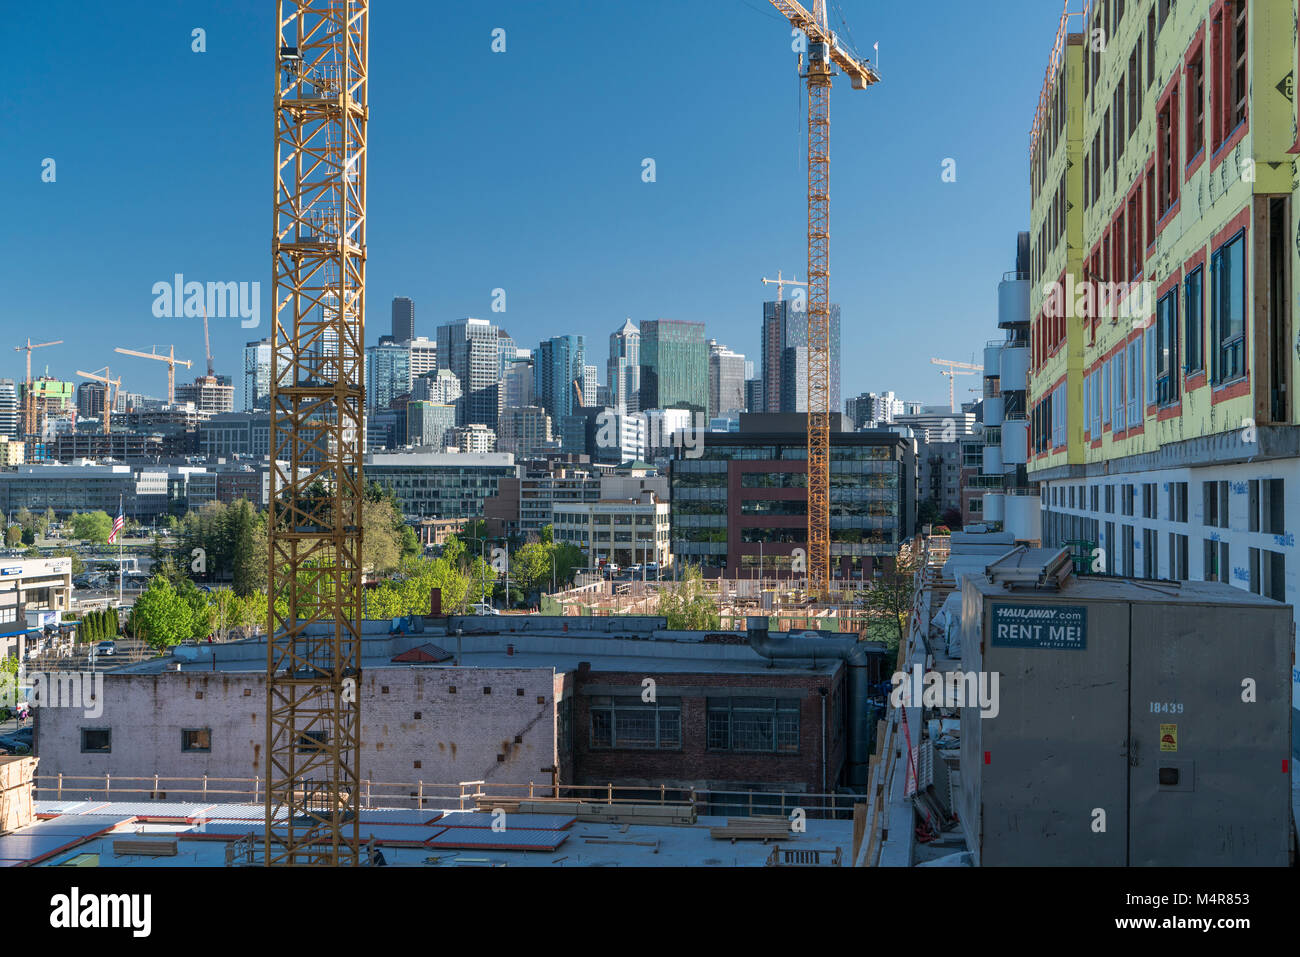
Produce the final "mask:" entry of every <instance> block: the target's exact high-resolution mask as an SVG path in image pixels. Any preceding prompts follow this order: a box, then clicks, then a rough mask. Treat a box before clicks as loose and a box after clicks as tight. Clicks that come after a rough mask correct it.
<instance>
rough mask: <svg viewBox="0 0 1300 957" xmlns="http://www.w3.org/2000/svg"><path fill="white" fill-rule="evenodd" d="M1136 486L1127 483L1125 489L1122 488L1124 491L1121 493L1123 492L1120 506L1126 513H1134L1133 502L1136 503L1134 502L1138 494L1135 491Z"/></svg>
mask: <svg viewBox="0 0 1300 957" xmlns="http://www.w3.org/2000/svg"><path fill="white" fill-rule="evenodd" d="M1135 488H1136V487H1135V486H1133V485H1125V486H1123V490H1122V493H1121V494H1122V498H1121V499H1120V502H1121V505H1120V507H1121V509H1122V510H1123V512H1124V514H1125V515H1132V514H1133V504H1134V502H1135V501H1136V499H1137V495H1136V492H1135Z"/></svg>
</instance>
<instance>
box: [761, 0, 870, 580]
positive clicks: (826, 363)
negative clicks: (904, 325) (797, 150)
mask: <svg viewBox="0 0 1300 957" xmlns="http://www.w3.org/2000/svg"><path fill="white" fill-rule="evenodd" d="M771 2H772V6H774V7H776V8H777V10H779V11H780V12H781V13H782V15H784V16H785V18H786V19H787V20H789V21H790V24H791V26H793V27H794V28H795V29H796V30H800V31H802V32H803V34H804V36H805V37H806V38H807V41H808V59H807V69H806V70H805V71H804V72H803V76H804V77H805V79H806V80H807V81H808V553H809V554H808V589H809V591H810V592H812V593H813V594H815V595H820V596H823V597H824V596H827V595H828V594H829V592H830V579H831V527H830V525H831V523H830V515H831V508H830V478H831V473H830V455H831V449H830V446H831V310H830V305H831V298H830V272H831V254H830V246H831V231H830V218H831V188H830V172H831V100H830V97H831V78H832V77H833V76H834V75H835V74H834V72H833V70H834V67H837V66H838V67H839V68H840V69H841V70H842V71H843V72H844V73H845V74H846V75H847V76H848V77H849V82H850V84H851V85H852V87H853V89H855V90H865V89H866V88H867V87H869V86H871V85H873V84H875V83H878V82H880V75H879V74H878V73H877V72H876V69H875V67H874V66H873V65H872V64H871V63H869V62H868V61H866V60H863V59H861V58H860V57H858V56H857V55H855V54H853V53H851V52H850V51H849V50H848V49H847V48H846V47H845V46H844V45H843V43H841V41H840V38H839V37H837V36H836V35H835V34H834V33H833V32H831V29H830V27H829V26H828V25H827V22H826V3H825V0H815V2H814V3H813V9H812V11H811V12H810V11H809V10H808V9H807V8H806V7H804V6H803V5H802V4H800V3H798V2H796V0H771ZM800 61H801V65H802V61H803V54H800Z"/></svg>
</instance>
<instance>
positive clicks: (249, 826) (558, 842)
mask: <svg viewBox="0 0 1300 957" xmlns="http://www.w3.org/2000/svg"><path fill="white" fill-rule="evenodd" d="M787 798H789V799H790V800H791V801H793V800H794V799H795V796H793V795H787ZM36 803H37V813H54V811H55V810H56V809H53V808H51V807H50V805H53V804H54V803H56V802H44V801H37V802H36ZM64 803H67V802H64ZM87 803H88V804H94V803H95V802H87ZM148 803H153V804H163V803H168V807H167V808H166V811H167V813H168V814H174V815H176V816H177V818H176V819H175V820H172V821H156V820H152V819H151V820H141V819H140V817H139V815H140V814H142V813H143V814H146V815H147V814H148V813H149V808H148V807H147V806H146V804H145V802H101V803H99V804H96V806H95V807H94V817H93V819H92V818H88V817H85V816H82V815H78V813H77V810H78V809H77V808H73V809H72V810H71V812H69V813H63V814H59V815H58V816H56V817H53V818H50V819H48V820H46V821H38V822H34V823H33V824H32V825H29V827H27V828H20V829H19V830H17V831H14V832H12V835H10V836H12V837H14V838H17V839H18V841H19V842H20V843H15V845H14V853H15V855H17V856H15V857H13V858H11V859H8V860H3V861H0V863H8V864H10V865H11V866H12V865H15V864H24V863H29V862H32V863H39V865H40V866H51V867H57V866H59V865H60V864H63V863H65V862H67V861H69V860H71V859H73V858H75V857H78V856H79V855H82V854H98V855H99V858H100V864H101V865H104V866H107V865H111V866H113V867H222V866H224V865H225V863H226V848H227V846H228V845H229V844H230V843H231V842H232V841H235V840H239V839H241V838H245V837H247V836H248V834H249V833H252V834H253V835H254V837H255V839H256V840H257V841H258V842H259V844H260V840H261V837H262V834H263V828H264V824H263V820H264V817H263V815H264V814H265V809H264V805H261V804H248V805H221V806H220V810H219V811H218V812H210V811H209V812H207V816H206V817H205V810H206V809H207V808H211V807H213V805H210V804H209V805H205V804H186V805H175V806H172V805H171V804H170V803H169V802H148ZM240 807H243V808H246V809H247V810H246V815H241V812H240V811H239V808H240ZM393 810H396V811H398V813H396V814H384V813H383V809H374V811H372V812H371V813H370V814H369V815H368V814H367V811H366V810H363V811H362V813H361V820H362V825H361V839H362V841H368V840H369V839H370V838H371V837H372V836H373V837H374V838H375V843H376V845H377V846H378V847H379V849H380V850H381V852H382V853H383V855H384V859H385V863H386V864H387V865H388V866H392V867H493V866H511V867H762V866H764V864H765V863H766V861H767V859H768V857H769V855H771V853H772V850H773V848H774V847H775V846H777V845H779V846H780V847H781V848H783V849H790V850H795V849H798V850H814V849H816V850H819V851H822V852H823V860H824V861H827V860H830V859H833V857H834V855H835V853H836V851H838V852H839V853H840V856H841V866H844V867H848V866H851V864H852V860H851V856H852V850H853V822H852V821H851V820H843V821H839V820H836V821H828V820H821V819H814V818H811V817H810V818H809V819H808V820H807V822H806V830H805V831H804V832H802V833H792V834H790V835H789V836H788V838H783V839H781V840H779V841H773V842H771V843H769V842H765V841H761V840H738V841H734V842H733V841H731V840H728V839H724V838H714V837H713V836H712V834H711V828H715V827H724V826H726V824H727V821H728V820H732V819H731V818H726V817H713V816H703V817H698V818H697V819H696V821H697V823H695V824H690V825H686V824H683V825H647V824H618V823H606V822H596V821H574V822H573V823H572V824H570V825H569V826H567V827H555V828H546V829H540V830H539V829H536V828H532V827H519V828H516V829H511V827H510V820H511V818H512V817H525V815H514V814H511V813H507V814H506V816H505V818H504V821H505V825H506V829H507V830H506V832H504V833H501V832H493V831H492V829H491V828H483V827H467V826H461V825H460V822H458V821H457V820H456V818H457V817H459V816H461V815H462V814H465V813H474V812H473V811H466V812H461V811H456V810H451V811H443V812H440V811H439V810H438V809H430V810H428V811H427V812H426V813H427V816H428V818H429V823H426V824H413V823H410V821H411V820H412V818H411V815H412V812H411V810H410V809H405V810H401V809H393ZM217 813H219V814H220V815H222V816H221V817H220V818H218V817H217V816H216V814H217ZM368 817H369V820H367V818H368ZM79 818H80V819H79ZM524 823H528V822H524ZM60 825H62V826H61V827H60ZM51 826H54V827H59V830H60V837H61V838H62V839H61V840H60V841H58V842H57V843H56V842H55V841H54V840H52V839H51V840H50V841H48V842H46V843H45V844H41V845H40V846H39V847H38V846H36V845H32V842H31V841H30V840H28V839H26V834H27V832H29V831H30V832H32V833H34V834H37V833H41V828H42V827H45V828H46V829H49V828H50V827H51ZM105 828H107V830H105ZM477 832H482V833H481V834H478V835H477V836H480V837H482V838H483V839H482V840H481V841H479V842H476V841H475V837H476V833H477ZM462 834H463V836H462ZM132 838H145V839H154V840H172V839H174V840H176V841H177V852H178V853H177V854H176V856H175V857H144V856H138V855H123V856H121V857H118V856H115V855H114V853H113V842H114V841H120V840H123V839H132ZM0 840H3V839H0ZM451 843H464V844H467V845H473V844H475V843H479V844H480V845H481V846H477V847H476V846H466V847H450V846H445V845H447V844H451ZM494 843H501V844H504V845H506V846H500V847H494V846H491V845H492V844H494ZM28 845H32V847H31V850H32V851H33V854H32V855H31V856H30V857H29V856H27V851H28V849H29V848H28ZM522 847H534V848H536V849H534V850H523V849H520V848H522ZM55 848H57V851H56V852H55V853H50V852H51V851H53V850H55ZM36 851H40V852H41V853H42V854H44V855H48V856H45V857H44V859H43V860H39V861H35V860H33V858H35V857H36V854H35V852H36Z"/></svg>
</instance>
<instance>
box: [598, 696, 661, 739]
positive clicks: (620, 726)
mask: <svg viewBox="0 0 1300 957" xmlns="http://www.w3.org/2000/svg"><path fill="white" fill-rule="evenodd" d="M590 711H591V747H592V748H593V749H606V748H608V749H618V748H621V749H625V750H638V751H647V750H649V751H654V750H659V751H676V750H679V749H680V748H681V746H682V701H681V699H680V698H661V699H659V700H658V701H653V702H646V701H642V700H641V699H640V697H638V696H636V695H620V696H609V695H594V696H593V697H592V699H591V707H590Z"/></svg>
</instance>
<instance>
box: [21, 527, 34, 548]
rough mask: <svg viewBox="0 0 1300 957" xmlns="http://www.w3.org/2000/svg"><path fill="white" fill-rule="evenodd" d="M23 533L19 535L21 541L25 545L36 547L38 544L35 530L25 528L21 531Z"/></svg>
mask: <svg viewBox="0 0 1300 957" xmlns="http://www.w3.org/2000/svg"><path fill="white" fill-rule="evenodd" d="M21 532H22V534H21V535H19V539H20V540H21V541H22V543H23V544H24V545H35V544H36V532H35V531H33V530H32V529H30V528H24V529H21Z"/></svg>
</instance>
